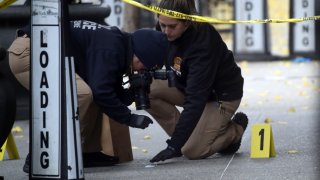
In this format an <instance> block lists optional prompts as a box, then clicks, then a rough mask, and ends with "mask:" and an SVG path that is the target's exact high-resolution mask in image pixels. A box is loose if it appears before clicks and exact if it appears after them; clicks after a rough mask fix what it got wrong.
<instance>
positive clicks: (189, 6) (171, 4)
mask: <svg viewBox="0 0 320 180" xmlns="http://www.w3.org/2000/svg"><path fill="white" fill-rule="evenodd" d="M159 7H160V8H162V9H168V10H172V11H177V12H180V13H184V14H188V15H196V14H198V13H197V9H196V6H195V3H194V0H161V1H160V3H159Z"/></svg>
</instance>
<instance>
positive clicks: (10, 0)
mask: <svg viewBox="0 0 320 180" xmlns="http://www.w3.org/2000/svg"><path fill="white" fill-rule="evenodd" d="M16 1H17V0H3V1H1V2H0V10H1V9H5V8H7V7H8V6H10V5H11V4H13V3H14V2H16Z"/></svg>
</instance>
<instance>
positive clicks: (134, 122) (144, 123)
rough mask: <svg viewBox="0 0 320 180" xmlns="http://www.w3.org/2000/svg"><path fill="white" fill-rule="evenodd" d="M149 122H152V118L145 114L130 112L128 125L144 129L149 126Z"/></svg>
mask: <svg viewBox="0 0 320 180" xmlns="http://www.w3.org/2000/svg"><path fill="white" fill-rule="evenodd" d="M149 124H153V122H152V120H151V119H150V118H149V117H148V116H145V115H137V114H131V116H130V120H129V122H128V125H129V126H130V127H134V128H140V129H145V128H146V127H148V126H149Z"/></svg>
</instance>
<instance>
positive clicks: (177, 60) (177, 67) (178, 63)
mask: <svg viewBox="0 0 320 180" xmlns="http://www.w3.org/2000/svg"><path fill="white" fill-rule="evenodd" d="M181 63H182V59H181V57H175V58H174V59H173V68H174V69H175V70H176V71H179V72H180V67H181Z"/></svg>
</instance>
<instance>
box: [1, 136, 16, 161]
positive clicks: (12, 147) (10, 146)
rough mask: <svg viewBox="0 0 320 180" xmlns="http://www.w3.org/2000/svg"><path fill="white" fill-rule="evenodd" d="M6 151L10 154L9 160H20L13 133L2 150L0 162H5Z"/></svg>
mask: <svg viewBox="0 0 320 180" xmlns="http://www.w3.org/2000/svg"><path fill="white" fill-rule="evenodd" d="M6 150H7V152H8V156H9V159H20V156H19V152H18V149H17V146H16V143H15V141H14V138H13V135H12V134H11V132H10V134H9V136H8V138H7V140H6V141H5V142H4V143H3V145H2V147H1V149H0V161H2V160H3V157H4V152H5V151H6Z"/></svg>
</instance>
